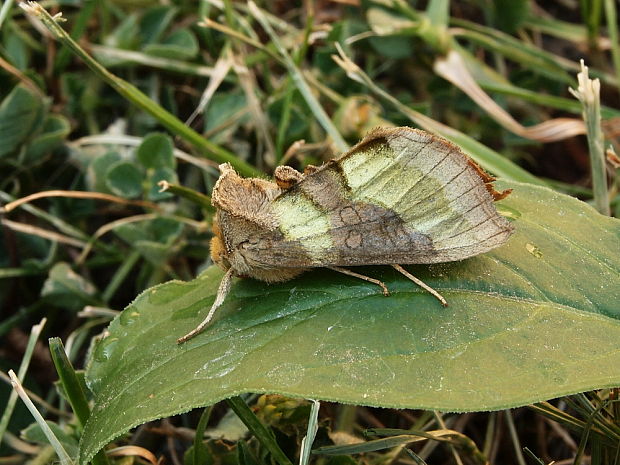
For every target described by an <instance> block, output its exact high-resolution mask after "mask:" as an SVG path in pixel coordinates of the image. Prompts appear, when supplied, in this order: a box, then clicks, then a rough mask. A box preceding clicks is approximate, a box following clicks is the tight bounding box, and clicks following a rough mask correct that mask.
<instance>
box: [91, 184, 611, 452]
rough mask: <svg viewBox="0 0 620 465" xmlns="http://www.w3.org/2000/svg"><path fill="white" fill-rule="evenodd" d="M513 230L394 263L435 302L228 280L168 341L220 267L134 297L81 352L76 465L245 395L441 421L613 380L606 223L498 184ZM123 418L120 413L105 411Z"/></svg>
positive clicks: (415, 296)
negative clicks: (478, 249)
mask: <svg viewBox="0 0 620 465" xmlns="http://www.w3.org/2000/svg"><path fill="white" fill-rule="evenodd" d="M499 184H500V185H499V187H500V188H506V187H513V188H514V192H513V193H512V195H510V196H509V197H508V198H507V199H506V200H504V201H503V202H502V210H503V211H507V212H511V213H510V214H509V217H512V218H513V219H514V224H515V227H516V232H515V234H514V235H513V236H512V237H511V238H510V240H509V241H508V242H507V243H506V244H505V245H504V246H502V247H500V248H498V249H496V250H494V251H492V252H489V253H487V254H483V255H479V256H477V257H473V258H470V259H468V260H464V261H461V262H455V263H446V264H437V265H431V266H423V265H420V266H409V267H408V269H409V270H411V271H412V272H413V273H414V274H415V275H417V276H418V277H419V278H421V279H422V280H424V281H425V282H426V283H428V284H429V285H431V286H433V287H434V288H435V289H437V290H438V291H439V292H441V293H442V294H443V295H444V297H445V298H446V299H447V300H448V302H449V304H450V306H449V307H447V308H443V307H441V306H440V305H439V304H438V302H437V301H436V300H435V298H434V297H432V296H430V295H429V294H427V293H426V292H424V291H422V290H421V289H420V288H418V287H417V286H415V285H414V284H413V283H412V282H410V281H408V280H407V279H404V278H403V277H401V276H400V275H398V274H397V273H396V272H395V271H393V270H392V269H391V268H388V267H368V268H365V269H363V270H362V272H364V273H365V274H367V275H370V276H374V277H377V278H380V279H382V280H383V281H384V282H385V283H386V284H387V286H388V288H389V289H390V290H391V292H392V295H391V296H390V297H384V296H382V294H381V291H380V289H379V288H378V287H376V286H374V285H372V284H370V283H367V282H365V281H361V280H356V279H354V278H351V277H347V276H344V275H341V274H337V273H335V272H329V271H325V270H318V271H316V272H310V273H306V274H305V275H303V276H301V277H300V278H297V279H295V280H292V281H289V282H286V283H281V284H272V285H267V284H265V283H262V282H258V281H253V280H237V281H236V282H235V284H234V285H233V288H232V291H231V294H230V295H229V296H228V298H227V299H226V301H225V304H224V305H223V306H222V307H221V308H220V309H219V310H218V313H217V314H216V317H215V320H214V322H213V324H212V325H211V326H210V327H208V328H207V329H206V330H205V332H204V333H202V334H200V335H198V336H197V337H196V338H194V339H192V340H190V341H188V342H187V343H185V344H183V345H177V344H176V342H175V341H176V338H178V337H179V336H181V335H183V334H185V333H187V332H188V331H189V330H190V329H192V328H194V327H195V326H196V325H197V324H198V323H199V322H200V321H201V320H202V318H203V317H204V316H205V314H206V312H207V310H208V309H209V307H210V305H211V303H212V302H213V300H214V293H215V291H216V288H217V286H218V283H219V280H220V279H221V276H222V272H221V271H219V270H217V269H216V268H210V269H208V270H207V271H206V272H205V273H204V274H202V275H201V276H199V277H198V278H197V279H195V280H193V281H191V282H187V283H182V282H178V281H173V282H170V283H167V284H163V285H160V286H156V287H154V288H151V289H150V290H148V291H146V292H144V293H143V294H142V295H140V296H139V297H138V298H137V299H136V300H135V301H134V302H133V303H132V304H131V305H130V306H129V307H128V308H127V309H125V310H124V311H123V312H122V313H121V315H119V317H117V318H116V319H115V320H114V321H113V322H112V323H111V325H110V327H109V335H108V337H107V338H105V339H104V340H102V341H100V343H99V344H98V346H97V347H96V349H95V350H94V355H93V359H92V360H91V362H90V364H89V366H88V368H87V380H88V382H89V386H90V388H91V389H92V391H93V393H94V395H95V399H96V401H95V405H94V408H93V411H92V414H91V417H90V419H89V421H88V423H87V425H86V427H85V430H84V435H83V436H82V443H81V452H80V454H81V455H80V460H81V463H85V462H86V461H88V460H89V459H90V457H92V455H93V454H94V453H95V452H97V451H98V450H99V449H100V448H101V447H103V446H104V445H105V444H106V443H107V442H108V441H110V440H112V439H113V438H115V437H117V436H118V435H120V434H121V433H123V432H125V431H127V430H128V429H129V428H131V427H133V426H136V425H138V424H141V423H143V422H146V421H149V420H152V419H155V418H160V417H165V416H169V415H174V414H178V413H180V412H185V411H187V410H190V409H192V408H196V407H200V406H204V405H211V404H213V403H215V402H217V401H219V400H221V399H224V398H228V397H231V396H234V395H238V394H239V393H244V392H272V393H281V394H284V395H289V396H298V397H307V398H314V399H324V400H330V401H338V402H344V403H352V404H362V405H374V406H382V407H396V408H424V409H438V410H443V411H473V410H493V409H502V408H507V407H514V406H518V405H525V404H529V403H532V402H536V401H540V400H543V399H549V398H553V397H558V396H561V395H565V394H570V393H575V392H580V391H585V390H590V389H595V388H603V387H610V386H617V385H620V364H619V363H618V352H619V351H620V307H619V306H618V279H619V275H620V250H619V244H620V222H619V221H618V220H616V219H612V218H608V217H604V216H602V215H599V214H598V213H597V212H595V211H594V209H592V208H591V207H589V206H588V205H587V204H585V203H583V202H580V201H578V200H575V199H573V198H571V197H568V196H565V195H562V194H558V193H556V192H553V191H551V190H550V189H547V188H544V187H537V186H532V185H528V184H520V183H510V184H508V183H506V182H502V183H499ZM119 412H122V415H119V414H118V413H119Z"/></svg>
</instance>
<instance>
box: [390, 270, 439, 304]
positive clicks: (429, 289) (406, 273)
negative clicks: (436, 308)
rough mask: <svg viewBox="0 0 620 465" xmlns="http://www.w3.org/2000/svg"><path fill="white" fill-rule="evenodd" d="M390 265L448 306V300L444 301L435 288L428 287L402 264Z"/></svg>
mask: <svg viewBox="0 0 620 465" xmlns="http://www.w3.org/2000/svg"><path fill="white" fill-rule="evenodd" d="M392 267H393V268H394V269H395V270H396V271H398V272H399V273H402V274H403V275H405V276H406V277H407V278H409V279H410V280H411V281H413V282H414V283H416V284H417V285H418V286H420V287H421V288H422V289H424V290H426V291H428V292H430V293H431V294H433V296H435V297H436V298H437V300H439V302H441V305H443V306H444V307H447V306H448V302H446V299H444V298H443V296H442V295H441V294H440V293H439V292H437V291H436V290H435V289H433V288H432V287H430V286H429V285H428V284H425V283H424V282H422V281H421V280H420V279H418V278H416V277H415V276H413V275H412V274H411V273H409V272H408V271H407V270H405V269H404V268H403V267H402V266H400V265H392Z"/></svg>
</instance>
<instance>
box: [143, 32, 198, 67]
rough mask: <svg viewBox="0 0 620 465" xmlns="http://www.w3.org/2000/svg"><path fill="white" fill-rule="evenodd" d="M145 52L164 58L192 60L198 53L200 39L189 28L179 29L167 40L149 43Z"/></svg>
mask: <svg viewBox="0 0 620 465" xmlns="http://www.w3.org/2000/svg"><path fill="white" fill-rule="evenodd" d="M143 51H144V53H148V54H149V55H154V56H158V57H162V58H174V59H177V60H191V59H192V58H195V57H196V55H197V54H198V51H199V47H198V40H197V39H196V36H194V34H193V33H192V32H191V31H190V30H189V29H177V30H176V31H174V32H173V33H172V34H170V35H169V36H168V37H167V38H166V40H165V41H163V42H161V43H157V44H148V45H147V46H145V47H144V49H143Z"/></svg>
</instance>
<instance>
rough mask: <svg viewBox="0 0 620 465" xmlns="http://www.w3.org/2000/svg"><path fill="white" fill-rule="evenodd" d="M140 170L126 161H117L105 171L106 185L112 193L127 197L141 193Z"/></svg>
mask: <svg viewBox="0 0 620 465" xmlns="http://www.w3.org/2000/svg"><path fill="white" fill-rule="evenodd" d="M142 179H143V178H142V172H141V171H140V170H139V169H138V168H137V167H136V166H135V165H134V164H133V163H130V162H127V161H119V162H117V163H115V164H114V165H112V166H111V167H110V169H109V170H108V171H107V172H106V178H105V182H106V186H107V187H108V188H109V189H110V191H112V192H113V193H114V194H116V195H119V196H121V197H126V198H128V199H133V198H136V197H138V196H139V195H140V194H141V193H142Z"/></svg>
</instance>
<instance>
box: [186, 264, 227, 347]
mask: <svg viewBox="0 0 620 465" xmlns="http://www.w3.org/2000/svg"><path fill="white" fill-rule="evenodd" d="M232 278H233V269H232V268H229V269H228V271H227V272H226V274H225V275H224V277H223V278H222V280H221V281H220V285H219V287H218V288H217V295H216V296H215V302H213V305H211V310H209V314H208V315H207V317H206V318H205V319H204V320H202V323H200V324H199V325H198V326H196V327H195V328H194V329H192V330H191V331H190V332H189V333H187V334H186V335H185V336H183V337H180V338H178V339H177V344H182V343H183V342H186V341H189V340H190V339H191V338H193V337H194V336H196V335H197V334H200V333H201V332H202V330H203V329H205V328H206V327H207V325H208V324H209V323H210V322H211V319H212V318H213V315H214V314H215V311H216V310H217V309H218V307H220V305H222V304H223V303H224V299H225V298H226V296H227V295H228V293H229V292H230V286H231V284H232Z"/></svg>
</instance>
